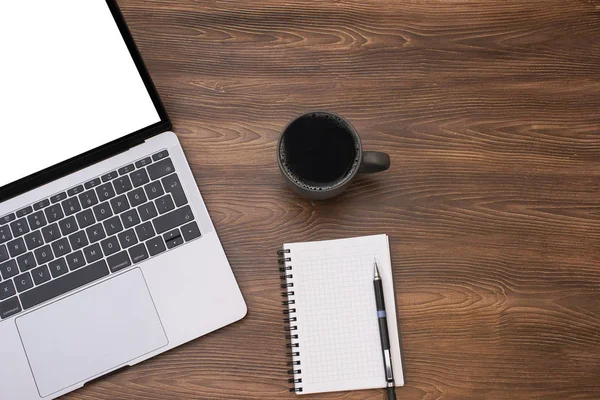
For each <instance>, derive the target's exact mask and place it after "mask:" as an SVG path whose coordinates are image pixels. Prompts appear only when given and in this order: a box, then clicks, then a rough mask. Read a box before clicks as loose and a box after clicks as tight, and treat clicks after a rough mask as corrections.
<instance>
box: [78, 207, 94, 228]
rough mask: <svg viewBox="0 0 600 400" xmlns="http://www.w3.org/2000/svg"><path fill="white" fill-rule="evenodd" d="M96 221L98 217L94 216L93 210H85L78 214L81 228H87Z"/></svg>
mask: <svg viewBox="0 0 600 400" xmlns="http://www.w3.org/2000/svg"><path fill="white" fill-rule="evenodd" d="M95 222H96V219H95V218H94V213H93V212H92V210H83V211H82V212H80V213H79V214H77V224H79V228H81V229H84V228H87V227H88V226H90V225H92V224H94V223H95Z"/></svg>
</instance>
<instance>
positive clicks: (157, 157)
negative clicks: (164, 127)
mask: <svg viewBox="0 0 600 400" xmlns="http://www.w3.org/2000/svg"><path fill="white" fill-rule="evenodd" d="M168 155H169V152H168V151H167V150H163V151H161V152H160V153H156V154H155V155H153V156H152V159H153V160H154V161H158V160H162V159H163V158H165V157H167V156H168Z"/></svg>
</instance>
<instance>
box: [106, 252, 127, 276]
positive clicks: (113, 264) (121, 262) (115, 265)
mask: <svg viewBox="0 0 600 400" xmlns="http://www.w3.org/2000/svg"><path fill="white" fill-rule="evenodd" d="M107 261H108V266H109V268H110V271H111V272H117V271H119V270H121V269H123V268H127V267H129V266H130V265H131V261H130V260H129V255H128V254H127V252H126V251H122V252H120V253H117V254H115V255H114V256H110V257H108V258H107Z"/></svg>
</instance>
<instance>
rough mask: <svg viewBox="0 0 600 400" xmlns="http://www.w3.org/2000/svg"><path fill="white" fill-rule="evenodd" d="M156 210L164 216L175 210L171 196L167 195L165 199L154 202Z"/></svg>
mask: <svg viewBox="0 0 600 400" xmlns="http://www.w3.org/2000/svg"><path fill="white" fill-rule="evenodd" d="M154 204H156V208H157V209H158V212H159V213H160V214H164V213H166V212H169V211H171V210H174V209H175V204H174V203H173V199H172V198H171V195H170V194H165V195H164V196H163V197H161V198H158V199H156V200H154Z"/></svg>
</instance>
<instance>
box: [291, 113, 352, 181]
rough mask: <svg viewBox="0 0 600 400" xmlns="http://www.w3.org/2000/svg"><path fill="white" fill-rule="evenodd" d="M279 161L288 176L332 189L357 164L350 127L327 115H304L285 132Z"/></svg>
mask: <svg viewBox="0 0 600 400" xmlns="http://www.w3.org/2000/svg"><path fill="white" fill-rule="evenodd" d="M281 147H282V148H281V162H282V163H283V165H284V168H285V169H286V170H287V171H288V173H289V174H290V176H291V177H292V178H293V179H294V180H297V181H298V182H299V183H301V184H304V185H306V186H309V187H316V188H325V187H332V186H335V185H336V184H337V183H338V182H340V181H341V180H342V179H343V178H344V177H346V176H348V175H349V173H350V172H351V171H352V170H353V168H356V167H357V164H358V143H357V139H356V138H355V136H354V135H353V134H352V130H351V128H350V127H349V126H348V124H347V123H346V122H344V121H343V120H341V119H339V118H336V117H335V116H332V115H330V114H319V113H314V114H308V115H305V116H303V117H300V118H298V119H297V120H295V121H294V122H293V123H292V124H290V126H288V128H287V129H286V131H285V133H284V135H283V139H282V142H281Z"/></svg>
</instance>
